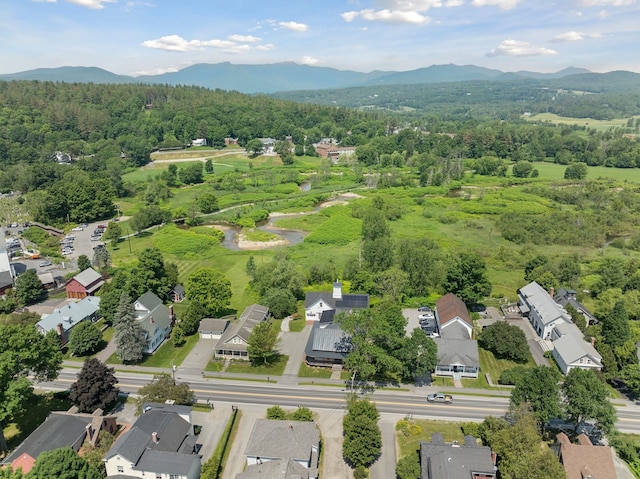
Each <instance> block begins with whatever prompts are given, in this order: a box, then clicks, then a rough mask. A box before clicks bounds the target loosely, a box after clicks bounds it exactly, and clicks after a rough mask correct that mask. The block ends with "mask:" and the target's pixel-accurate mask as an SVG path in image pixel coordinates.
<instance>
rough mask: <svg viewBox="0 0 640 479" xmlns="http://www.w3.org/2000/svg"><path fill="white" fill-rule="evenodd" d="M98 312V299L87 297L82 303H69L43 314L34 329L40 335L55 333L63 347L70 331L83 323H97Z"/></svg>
mask: <svg viewBox="0 0 640 479" xmlns="http://www.w3.org/2000/svg"><path fill="white" fill-rule="evenodd" d="M99 310H100V297H99V296H87V297H85V298H84V299H82V301H77V302H75V303H69V304H66V305H64V306H62V307H61V308H58V309H55V310H54V311H53V313H51V314H43V315H42V316H41V319H40V321H38V322H37V323H36V328H37V329H38V331H40V332H41V333H42V334H47V333H48V332H49V331H56V332H57V333H58V336H59V338H60V344H61V345H62V346H64V345H65V344H67V343H68V342H69V337H70V335H71V330H72V329H73V328H74V327H76V326H77V325H78V324H80V323H81V322H83V321H93V322H95V321H97V320H98V311H99Z"/></svg>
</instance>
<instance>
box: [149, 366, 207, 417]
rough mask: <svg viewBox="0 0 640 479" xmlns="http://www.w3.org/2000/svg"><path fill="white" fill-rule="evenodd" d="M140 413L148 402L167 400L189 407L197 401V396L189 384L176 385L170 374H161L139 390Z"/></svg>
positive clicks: (156, 375)
mask: <svg viewBox="0 0 640 479" xmlns="http://www.w3.org/2000/svg"><path fill="white" fill-rule="evenodd" d="M138 395H139V398H138V400H137V405H138V413H140V412H142V405H143V404H144V403H146V402H157V403H163V402H165V401H167V400H169V399H170V400H172V401H175V403H176V404H181V405H183V406H189V405H191V404H193V402H194V401H195V398H196V397H195V394H194V392H193V391H192V390H191V389H190V388H189V385H188V384H187V383H176V382H174V380H173V378H172V377H171V375H170V374H167V373H160V374H155V375H154V376H153V381H151V382H149V383H148V384H147V385H146V386H143V387H141V388H140V389H139V390H138Z"/></svg>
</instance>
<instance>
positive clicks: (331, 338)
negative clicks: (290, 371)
mask: <svg viewBox="0 0 640 479" xmlns="http://www.w3.org/2000/svg"><path fill="white" fill-rule="evenodd" d="M350 350H351V337H350V336H349V335H348V334H346V333H345V332H343V331H342V329H341V328H340V325H339V324H334V323H330V324H322V323H314V325H313V327H312V328H311V333H310V334H309V339H308V340H307V345H306V346H305V349H304V354H305V362H306V363H307V364H308V365H309V366H334V365H341V364H343V363H344V358H345V357H346V356H347V354H349V351H350Z"/></svg>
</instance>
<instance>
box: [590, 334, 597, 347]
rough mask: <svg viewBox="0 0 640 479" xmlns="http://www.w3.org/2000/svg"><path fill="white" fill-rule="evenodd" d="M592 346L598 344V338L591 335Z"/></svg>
mask: <svg viewBox="0 0 640 479" xmlns="http://www.w3.org/2000/svg"><path fill="white" fill-rule="evenodd" d="M591 346H593V347H595V346H596V338H595V337H593V336H591Z"/></svg>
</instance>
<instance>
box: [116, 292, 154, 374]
mask: <svg viewBox="0 0 640 479" xmlns="http://www.w3.org/2000/svg"><path fill="white" fill-rule="evenodd" d="M113 326H114V328H115V330H116V331H115V334H114V336H113V339H114V341H115V343H116V353H117V354H118V357H119V358H120V360H121V361H122V362H124V363H137V362H139V361H140V360H141V359H142V356H143V351H144V348H145V345H146V343H147V341H146V338H145V332H144V331H143V330H142V327H141V326H140V324H139V323H138V321H137V320H136V313H135V310H134V309H133V304H132V303H131V300H130V299H129V297H128V296H127V295H126V293H122V295H121V296H120V302H119V304H118V309H117V311H116V313H115V315H114V317H113Z"/></svg>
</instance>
